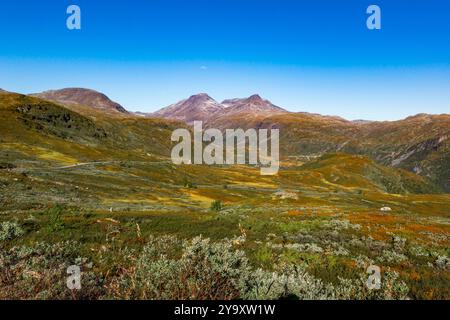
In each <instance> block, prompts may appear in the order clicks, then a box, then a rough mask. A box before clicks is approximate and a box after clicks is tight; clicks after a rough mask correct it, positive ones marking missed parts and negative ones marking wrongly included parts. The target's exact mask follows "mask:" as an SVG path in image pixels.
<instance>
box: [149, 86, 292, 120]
mask: <svg viewBox="0 0 450 320" xmlns="http://www.w3.org/2000/svg"><path fill="white" fill-rule="evenodd" d="M287 112H288V111H286V110H284V109H282V108H280V107H278V106H275V105H274V104H272V103H271V102H270V101H268V100H264V99H262V98H261V97H260V96H259V95H257V94H255V95H252V96H250V97H248V98H243V99H228V100H224V101H223V102H222V103H219V102H217V101H216V100H214V99H213V98H211V97H210V96H209V95H207V94H206V93H199V94H196V95H193V96H191V97H189V98H188V99H185V100H182V101H180V102H178V103H175V104H172V105H170V106H168V107H166V108H163V109H161V110H159V111H156V112H154V113H151V114H148V116H151V117H158V118H165V119H171V120H178V121H183V122H186V123H188V124H192V122H193V121H195V120H198V121H204V122H214V120H215V119H218V118H222V117H229V116H234V115H238V114H241V115H244V114H245V115H246V116H253V117H256V116H262V115H266V116H268V115H273V114H277V113H287Z"/></svg>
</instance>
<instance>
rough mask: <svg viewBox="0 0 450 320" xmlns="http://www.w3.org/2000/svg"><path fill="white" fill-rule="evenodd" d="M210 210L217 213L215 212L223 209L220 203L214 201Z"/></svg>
mask: <svg viewBox="0 0 450 320" xmlns="http://www.w3.org/2000/svg"><path fill="white" fill-rule="evenodd" d="M210 209H211V210H212V211H217V212H219V211H221V210H222V209H223V206H222V201H220V200H214V201H213V202H212V203H211V207H210Z"/></svg>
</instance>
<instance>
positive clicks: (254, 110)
mask: <svg viewBox="0 0 450 320" xmlns="http://www.w3.org/2000/svg"><path fill="white" fill-rule="evenodd" d="M222 105H223V106H224V107H225V108H224V109H223V110H222V112H221V113H220V116H230V115H234V114H238V113H251V114H254V115H272V114H276V113H285V112H287V111H286V110H284V109H282V108H280V107H278V106H276V105H274V104H272V103H271V102H270V101H268V100H264V99H262V98H261V97H260V96H259V95H257V94H255V95H252V96H250V97H248V98H245V99H229V100H224V101H223V102H222Z"/></svg>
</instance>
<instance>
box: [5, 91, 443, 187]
mask: <svg viewBox="0 0 450 320" xmlns="http://www.w3.org/2000/svg"><path fill="white" fill-rule="evenodd" d="M2 95H3V100H2V101H3V103H6V102H7V101H10V104H8V105H10V106H14V107H12V109H8V110H10V111H8V112H12V114H10V116H11V117H12V116H14V117H15V118H17V119H18V120H20V123H21V124H20V125H18V124H15V125H14V124H13V123H11V125H12V126H13V127H11V128H10V129H9V130H12V131H14V130H15V129H14V128H19V127H22V126H23V125H25V126H26V127H27V128H28V129H32V130H41V131H44V132H46V133H47V134H50V135H54V134H56V135H57V136H59V137H63V138H66V139H68V140H69V141H74V142H76V144H77V145H74V146H73V148H74V149H73V150H79V148H80V147H81V148H85V147H84V145H90V146H93V145H95V146H96V147H97V148H99V149H102V150H103V151H102V152H104V151H105V152H106V150H112V149H114V148H115V149H116V151H108V152H109V153H110V154H111V156H113V155H114V154H115V155H116V156H118V157H122V158H123V157H126V154H127V153H130V152H132V153H136V154H139V157H141V156H143V155H144V157H145V154H147V153H149V154H158V155H160V156H168V155H169V154H170V132H171V130H173V129H174V128H177V127H180V126H186V125H190V124H192V122H193V121H194V120H202V121H204V122H205V124H206V127H215V128H219V129H225V128H243V129H248V128H279V129H280V148H281V150H280V152H281V156H282V157H284V158H285V159H297V160H302V161H307V160H309V159H315V158H317V157H321V156H322V155H325V154H327V153H333V152H343V153H347V154H354V155H365V156H367V157H369V158H371V159H373V160H374V161H376V162H377V163H379V164H381V165H385V166H389V167H394V168H401V169H405V170H408V171H410V172H413V173H415V174H417V175H420V176H423V177H425V178H427V179H429V180H430V181H432V182H433V183H434V184H435V185H436V187H437V188H440V189H441V190H442V191H445V192H450V165H449V164H450V115H449V114H442V115H429V114H419V115H415V116H411V117H408V118H406V119H403V120H399V121H382V122H379V121H348V120H345V119H342V118H339V117H333V116H322V115H318V114H310V113H294V112H289V111H287V110H284V109H282V108H280V107H278V106H276V105H274V104H272V103H271V102H270V101H268V100H265V99H263V98H261V97H260V96H259V95H253V96H250V97H248V98H243V99H229V100H225V101H222V102H220V103H219V102H217V101H215V100H214V99H213V98H211V97H210V96H208V95H207V94H205V93H202V94H198V95H193V96H191V97H189V98H188V99H185V100H182V101H180V102H178V103H175V104H173V105H170V106H168V107H166V108H163V109H161V110H159V111H157V112H155V113H151V114H136V113H132V112H129V111H127V110H126V109H125V108H124V107H123V106H121V105H120V104H118V103H116V102H113V101H111V100H110V99H109V98H108V97H107V96H106V95H104V94H102V93H99V92H96V91H93V90H89V89H81V88H69V89H63V90H52V91H46V92H43V93H38V94H32V95H29V96H24V95H17V94H12V93H6V92H5V91H3V92H2ZM5 101H6V102H5ZM45 101H50V102H52V103H53V104H47V103H46V102H45ZM5 112H6V109H3V110H2V113H3V114H4V116H5ZM8 127H9V126H8ZM28 129H27V130H28ZM20 132H22V131H20ZM2 135H3V137H7V136H8V135H11V132H8V130H7V131H6V132H3V134H2ZM21 135H22V137H27V139H28V136H27V134H25V131H23V132H22V133H21ZM4 139H6V138H4ZM22 139H23V138H22ZM36 139H37V138H36V137H33V138H32V139H31V138H30V143H31V141H33V140H36ZM38 140H39V139H38ZM149 141H150V142H152V143H151V144H149V143H148V142H149ZM42 143H44V141H43V140H42ZM55 143H56V142H55ZM80 143H81V144H82V145H81V146H80ZM45 144H46V145H47V146H48V141H47V142H46V143H45ZM73 150H66V151H67V152H69V153H71V152H72V151H73ZM91 152H92V151H91ZM98 152H100V151H98ZM305 159H306V160H305Z"/></svg>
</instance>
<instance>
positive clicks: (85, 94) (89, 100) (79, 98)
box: [31, 88, 129, 114]
mask: <svg viewBox="0 0 450 320" xmlns="http://www.w3.org/2000/svg"><path fill="white" fill-rule="evenodd" d="M31 96H34V97H38V98H41V99H45V100H49V101H52V102H55V103H59V104H62V105H64V106H69V107H70V106H74V105H75V106H87V107H90V108H93V109H97V110H100V111H104V112H115V113H116V112H117V113H122V114H128V113H129V112H128V111H127V110H126V109H125V108H124V107H122V106H121V105H120V104H119V103H117V102H114V101H112V100H111V99H109V98H108V97H107V96H106V95H105V94H103V93H101V92H98V91H95V90H92V89H85V88H65V89H60V90H49V91H44V92H41V93H35V94H31Z"/></svg>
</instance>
